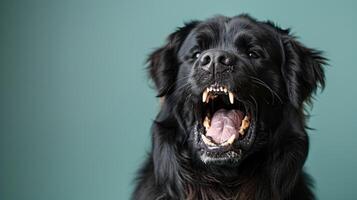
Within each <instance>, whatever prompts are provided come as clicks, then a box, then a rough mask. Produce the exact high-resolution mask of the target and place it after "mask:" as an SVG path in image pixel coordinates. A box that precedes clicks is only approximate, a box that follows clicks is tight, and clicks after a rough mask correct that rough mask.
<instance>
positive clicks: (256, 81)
mask: <svg viewBox="0 0 357 200" xmlns="http://www.w3.org/2000/svg"><path fill="white" fill-rule="evenodd" d="M249 77H250V78H251V79H252V80H253V82H255V83H257V84H259V85H261V86H263V87H264V88H266V89H268V91H269V92H270V93H271V95H272V96H273V97H274V96H275V97H276V98H278V100H279V101H280V103H283V101H282V100H281V97H280V96H279V95H278V94H277V93H276V92H275V91H274V90H273V89H272V88H271V87H270V86H269V85H268V84H266V83H265V82H264V81H263V80H261V79H259V78H256V77H254V76H249ZM273 102H274V98H273Z"/></svg>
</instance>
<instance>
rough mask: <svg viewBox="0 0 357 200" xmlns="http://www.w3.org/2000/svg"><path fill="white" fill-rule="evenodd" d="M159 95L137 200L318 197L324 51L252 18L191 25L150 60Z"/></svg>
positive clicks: (303, 199) (298, 199) (301, 199)
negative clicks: (311, 133)
mask: <svg viewBox="0 0 357 200" xmlns="http://www.w3.org/2000/svg"><path fill="white" fill-rule="evenodd" d="M148 63H149V66H148V72H149V76H150V78H151V79H152V80H153V82H154V83H155V86H156V89H157V96H158V97H160V98H161V107H160V112H159V113H158V115H157V116H156V119H155V121H154V123H153V125H152V149H151V151H150V153H149V156H148V158H147V160H146V162H145V164H144V165H143V167H142V169H141V170H140V172H139V175H138V177H137V186H136V189H135V191H134V193H133V196H132V199H135V200H142V199H145V200H146V199H148V200H151V199H156V200H158V199H198V200H208V199H212V200H221V199H232V200H233V199H237V200H243V199H246V200H248V199H251V200H253V199H258V200H268V199H274V200H275V199H276V200H283V199H289V200H307V199H314V195H313V193H312V190H311V187H312V186H311V180H310V178H309V176H308V175H307V174H306V173H305V172H304V171H303V165H304V162H305V160H306V157H307V155H308V148H309V140H308V136H307V134H306V129H307V128H306V127H307V126H306V119H307V113H306V112H305V111H306V109H305V106H306V105H307V104H309V103H311V97H312V95H313V94H314V93H315V91H316V90H317V88H318V87H323V86H324V83H325V80H324V79H325V78H324V70H323V65H325V63H326V59H325V58H324V57H323V56H322V55H321V52H320V51H317V50H315V49H311V48H308V47H306V46H304V45H303V44H301V43H300V42H298V41H297V39H296V38H295V37H294V36H292V35H291V34H290V33H289V30H287V29H281V28H279V27H277V26H276V25H274V23H272V22H269V21H267V22H261V21H257V20H255V19H253V18H252V17H250V16H248V15H239V16H235V17H224V16H216V17H213V18H210V19H208V20H205V21H192V22H190V23H187V24H185V25H184V26H183V27H181V28H179V29H177V30H176V31H175V32H174V33H172V34H170V35H169V36H168V39H167V41H166V43H165V44H164V45H163V46H162V47H160V48H158V49H156V50H155V51H154V52H153V53H152V54H151V55H150V56H149V59H148Z"/></svg>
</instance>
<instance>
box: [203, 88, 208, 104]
mask: <svg viewBox="0 0 357 200" xmlns="http://www.w3.org/2000/svg"><path fill="white" fill-rule="evenodd" d="M207 96H208V89H206V90H205V91H204V92H203V94H202V102H206V100H207Z"/></svg>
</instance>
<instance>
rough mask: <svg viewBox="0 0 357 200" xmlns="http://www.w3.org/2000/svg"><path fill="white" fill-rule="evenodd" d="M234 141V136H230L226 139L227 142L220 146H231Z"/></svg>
mask: <svg viewBox="0 0 357 200" xmlns="http://www.w3.org/2000/svg"><path fill="white" fill-rule="evenodd" d="M235 139H236V135H235V134H234V135H232V136H231V137H230V138H228V140H227V141H225V142H224V143H222V144H221V146H227V145H231V144H233V142H234V140H235Z"/></svg>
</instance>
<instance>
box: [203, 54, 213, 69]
mask: <svg viewBox="0 0 357 200" xmlns="http://www.w3.org/2000/svg"><path fill="white" fill-rule="evenodd" d="M210 62H211V56H210V55H207V54H206V55H204V56H202V58H201V66H205V65H207V64H209V63H210Z"/></svg>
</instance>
